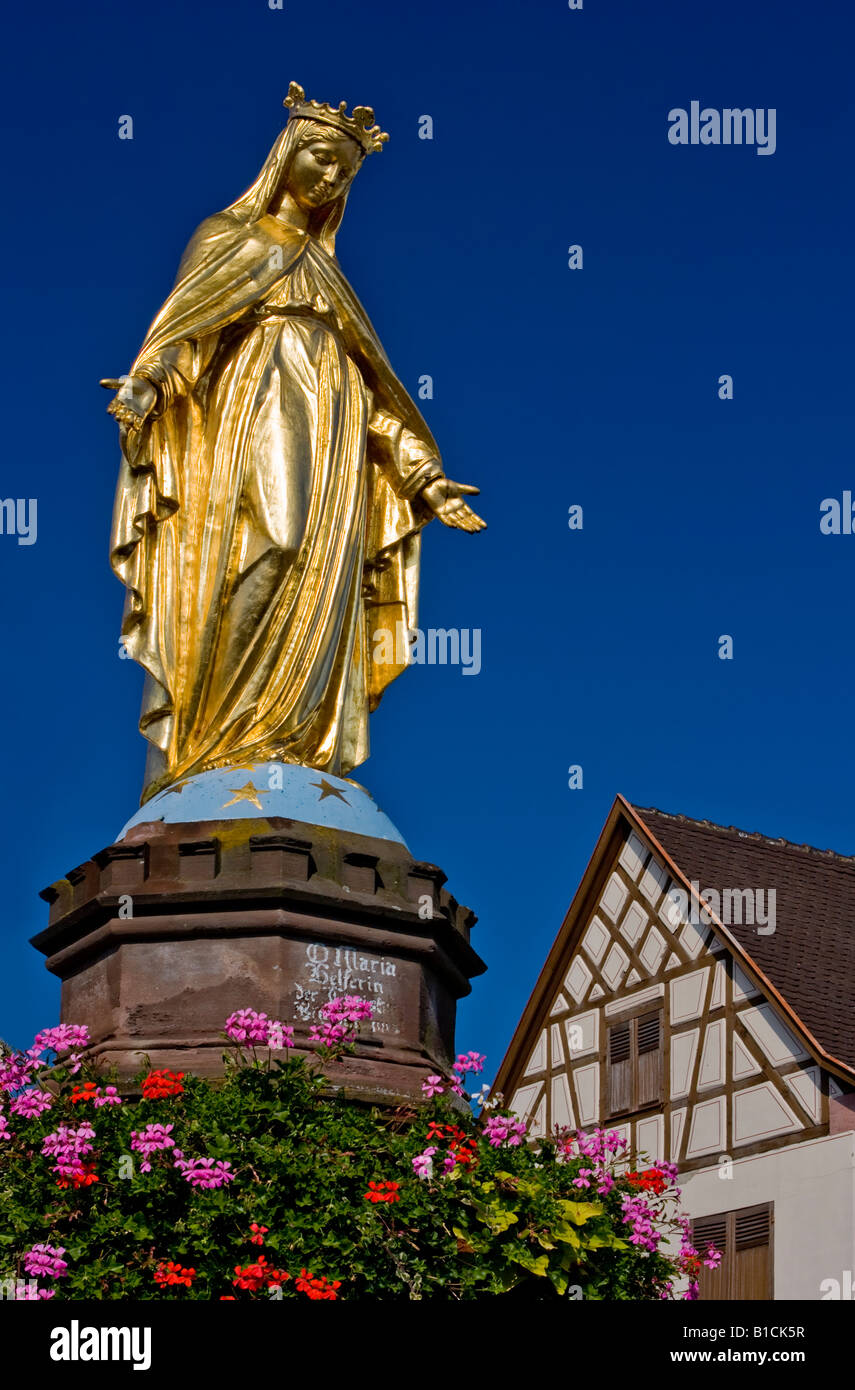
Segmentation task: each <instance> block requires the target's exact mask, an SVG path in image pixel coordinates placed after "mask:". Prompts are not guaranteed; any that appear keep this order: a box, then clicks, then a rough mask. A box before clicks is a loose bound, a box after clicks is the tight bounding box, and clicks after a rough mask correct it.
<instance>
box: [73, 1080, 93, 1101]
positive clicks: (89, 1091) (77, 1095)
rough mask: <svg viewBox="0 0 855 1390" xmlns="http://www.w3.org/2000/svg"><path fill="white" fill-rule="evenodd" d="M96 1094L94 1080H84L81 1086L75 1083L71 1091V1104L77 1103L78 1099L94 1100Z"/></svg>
mask: <svg viewBox="0 0 855 1390" xmlns="http://www.w3.org/2000/svg"><path fill="white" fill-rule="evenodd" d="M97 1094H98V1087H97V1085H96V1083H95V1082H94V1081H84V1083H83V1085H82V1086H77V1085H75V1087H74V1089H73V1091H72V1092H71V1104H72V1105H77V1104H78V1103H79V1102H80V1101H86V1100H94V1099H95V1096H96V1095H97Z"/></svg>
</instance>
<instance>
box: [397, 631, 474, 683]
mask: <svg viewBox="0 0 855 1390" xmlns="http://www.w3.org/2000/svg"><path fill="white" fill-rule="evenodd" d="M371 635H372V638H373V641H374V652H373V656H374V660H375V661H376V662H377V664H378V665H379V666H392V665H394V666H424V665H425V663H427V665H428V666H461V667H462V668H463V669H462V671H461V674H462V675H464V676H477V675H478V672H479V671H480V670H481V629H480V627H472V628H469V627H459V628H458V627H449V628H445V627H429V628H428V629H427V630H426V631H424V630H423V629H422V628H420V627H411V628H407V627H406V626H405V625H404V623H396V624H395V631H394V632H393V631H392V629H391V628H388V627H378V628H375V629H374V632H373V633H372V634H371Z"/></svg>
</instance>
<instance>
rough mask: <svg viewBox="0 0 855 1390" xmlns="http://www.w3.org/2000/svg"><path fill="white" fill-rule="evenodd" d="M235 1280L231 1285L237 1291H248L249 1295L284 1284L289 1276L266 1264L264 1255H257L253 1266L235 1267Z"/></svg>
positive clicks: (282, 1270)
mask: <svg viewBox="0 0 855 1390" xmlns="http://www.w3.org/2000/svg"><path fill="white" fill-rule="evenodd" d="M235 1274H236V1276H237V1278H235V1279H233V1280H232V1283H233V1284H235V1285H237V1287H238V1288H239V1289H249V1291H250V1293H258V1292H259V1290H260V1289H264V1288H268V1289H269V1288H270V1287H271V1285H273V1284H284V1283H285V1280H286V1279H290V1278H291V1275H290V1274H289V1273H288V1272H287V1270H284V1269H274V1268H273V1267H272V1266H271V1265H268V1263H267V1257H266V1256H265V1255H259V1257H258V1259H257V1260H256V1261H255V1263H254V1264H248V1265H244V1266H241V1265H235Z"/></svg>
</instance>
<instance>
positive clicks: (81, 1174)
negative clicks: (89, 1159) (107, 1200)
mask: <svg viewBox="0 0 855 1390" xmlns="http://www.w3.org/2000/svg"><path fill="white" fill-rule="evenodd" d="M99 1181H100V1179H99V1177H98V1174H97V1173H96V1172H95V1164H94V1163H81V1165H80V1167H79V1168H78V1170H77V1172H76V1173H75V1174H74V1175H73V1176H72V1177H71V1178H57V1180H56V1185H57V1187H91V1186H92V1184H93V1182H99Z"/></svg>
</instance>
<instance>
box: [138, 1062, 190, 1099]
mask: <svg viewBox="0 0 855 1390" xmlns="http://www.w3.org/2000/svg"><path fill="white" fill-rule="evenodd" d="M183 1076H184V1073H183V1071H179V1072H174V1071H169V1070H167V1069H163V1070H161V1071H152V1072H149V1074H148V1076H147V1077H146V1078H145V1080H144V1081H143V1083H142V1093H143V1099H144V1100H163V1099H165V1097H166V1096H179V1095H180V1094H181V1092H182V1091H183V1090H184V1087H183V1086H182V1085H181V1081H182V1078H183Z"/></svg>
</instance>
